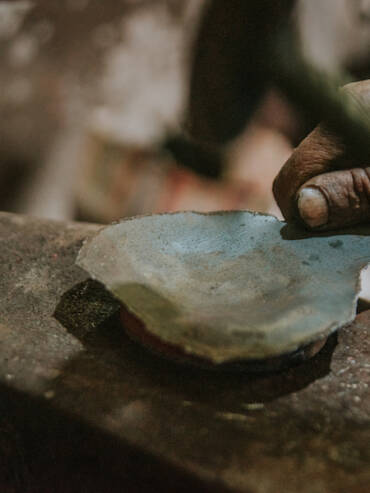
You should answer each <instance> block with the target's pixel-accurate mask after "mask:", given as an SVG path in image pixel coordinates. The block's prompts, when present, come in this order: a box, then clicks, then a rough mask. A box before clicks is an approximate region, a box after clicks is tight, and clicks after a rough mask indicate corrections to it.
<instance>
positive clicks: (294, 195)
mask: <svg viewBox="0 0 370 493" xmlns="http://www.w3.org/2000/svg"><path fill="white" fill-rule="evenodd" d="M344 90H345V91H348V92H350V93H351V94H352V95H354V97H356V99H357V100H358V101H360V102H361V104H363V105H364V107H365V108H368V111H369V113H370V80H365V81H361V82H356V83H352V84H348V85H347V86H345V87H344ZM369 138H370V137H369ZM350 151H351V150H350V149H346V147H345V145H344V144H343V143H342V142H341V140H340V139H339V138H338V137H336V136H335V135H333V134H332V133H331V132H330V131H329V130H328V129H327V128H326V127H325V125H324V124H321V125H319V126H318V127H316V128H315V129H314V130H313V131H312V132H311V133H310V134H309V135H308V136H307V137H306V138H305V139H304V140H303V141H302V142H301V144H300V145H299V146H298V147H297V149H296V150H295V151H294V152H293V154H292V156H291V157H290V158H289V159H288V161H287V162H286V163H285V165H284V166H283V168H282V169H281V170H280V172H279V174H278V176H277V177H276V179H275V181H274V185H273V192H274V196H275V199H276V201H277V203H278V205H279V207H280V209H281V211H282V213H283V215H284V217H285V219H286V220H288V221H289V220H292V219H295V218H300V219H301V220H303V222H304V223H305V225H306V226H307V227H309V228H311V229H315V230H317V229H318V230H320V231H321V230H330V229H336V228H341V227H346V226H350V225H354V224H358V223H366V222H368V221H369V219H370V156H369V159H368V160H365V161H367V162H358V161H356V160H355V159H354V158H353V157H351V152H350Z"/></svg>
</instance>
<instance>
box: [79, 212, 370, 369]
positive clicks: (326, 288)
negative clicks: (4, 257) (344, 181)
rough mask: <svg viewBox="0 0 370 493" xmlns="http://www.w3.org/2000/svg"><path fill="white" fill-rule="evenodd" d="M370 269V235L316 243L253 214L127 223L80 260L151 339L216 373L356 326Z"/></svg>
mask: <svg viewBox="0 0 370 493" xmlns="http://www.w3.org/2000/svg"><path fill="white" fill-rule="evenodd" d="M368 262H370V228H368V227H367V228H364V227H358V228H354V229H348V230H342V231H339V232H336V233H334V234H333V233H330V234H328V233H320V234H315V235H312V233H308V232H305V231H302V230H301V229H299V228H298V227H295V226H292V225H288V224H286V223H284V222H281V221H279V220H278V219H276V218H275V217H274V216H270V215H262V214H256V213H253V212H248V211H231V212H217V213H210V214H201V213H195V212H184V213H175V214H161V215H152V216H143V217H137V218H131V219H128V220H124V221H122V222H120V223H118V224H114V225H111V226H108V227H106V228H104V229H102V230H101V231H100V232H99V233H98V234H97V235H96V236H95V237H93V238H92V239H90V240H88V241H87V243H86V244H85V245H84V246H83V247H82V249H81V251H80V254H79V257H78V260H77V263H78V265H79V266H80V267H82V268H84V269H85V270H86V271H88V272H89V273H90V275H91V276H92V277H93V278H94V279H96V280H98V281H100V282H102V283H103V284H104V285H105V286H106V287H107V288H108V289H109V290H110V291H111V292H112V293H113V294H114V295H115V296H116V297H117V298H118V299H119V300H120V301H121V302H122V303H123V304H124V305H125V306H126V307H127V308H128V310H129V311H130V312H131V313H132V314H134V315H135V316H136V317H138V318H139V319H140V320H141V321H142V322H143V323H144V325H145V327H146V329H147V331H149V333H151V334H152V335H153V336H155V337H156V338H159V339H160V340H161V341H162V342H163V343H165V344H169V345H172V346H175V347H178V348H180V349H181V350H183V351H184V352H185V353H186V354H188V355H192V356H196V357H200V358H202V359H205V360H208V361H210V362H212V363H216V364H221V363H228V362H234V361H240V360H256V359H257V360H258V359H266V358H273V357H277V356H280V355H284V354H289V353H291V352H294V351H295V350H297V349H298V348H300V347H303V346H305V345H308V344H311V343H313V342H315V341H319V340H320V339H324V338H326V337H327V336H328V335H329V334H330V333H332V332H333V331H335V330H337V329H338V328H340V327H342V326H344V325H346V324H347V323H349V322H351V321H352V320H353V319H354V317H355V313H356V301H357V295H358V291H359V274H360V271H361V269H362V268H363V267H364V266H366V265H367V263H368Z"/></svg>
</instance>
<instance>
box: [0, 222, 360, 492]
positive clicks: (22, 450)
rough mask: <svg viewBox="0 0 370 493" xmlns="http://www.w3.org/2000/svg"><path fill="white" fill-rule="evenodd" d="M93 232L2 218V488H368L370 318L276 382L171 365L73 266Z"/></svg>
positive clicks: (275, 376) (88, 227)
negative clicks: (135, 337) (140, 341)
mask: <svg viewBox="0 0 370 493" xmlns="http://www.w3.org/2000/svg"><path fill="white" fill-rule="evenodd" d="M94 231H96V227H95V226H92V225H86V224H63V223H52V222H46V221H45V222H40V221H38V220H36V219H30V218H24V217H19V216H13V215H7V214H2V215H1V216H0V243H1V249H0V256H1V260H0V351H1V352H0V379H1V387H0V389H1V399H0V411H1V414H0V416H1V418H0V425H1V426H0V438H1V439H0V447H1V448H2V452H1V454H0V475H1V477H0V479H1V482H2V483H4V484H5V485H10V486H9V487H8V489H7V488H6V487H5V488H4V487H3V488H2V491H6V493H8V491H9V492H13V491H22V492H23V491H27V493H29V492H31V491H32V492H33V491H35V492H36V491H37V492H38V493H39V492H40V491H42V492H44V491H45V492H46V491H56V492H59V491H61V492H62V491H63V492H65V491H76V492H77V491H82V489H81V484H83V485H84V487H85V488H88V489H87V490H89V491H122V490H124V485H126V484H130V485H131V487H127V488H126V489H125V490H124V491H175V490H176V491H191V490H192V491H212V492H214V491H243V492H247V493H276V492H278V491H284V492H285V493H296V492H300V493H312V492H315V493H316V492H317V493H348V492H351V493H365V492H367V491H368V487H369V484H370V467H369V464H370V447H369V443H370V426H369V425H370V397H369V389H368V385H369V383H370V359H369V353H370V346H369V331H370V312H369V311H368V312H363V313H362V314H360V315H359V316H358V317H357V319H356V321H355V322H354V323H353V324H352V325H351V326H350V327H348V328H346V329H343V330H341V331H340V333H339V335H338V340H337V339H336V337H335V336H332V337H331V338H330V339H329V341H328V343H327V345H326V346H325V347H324V349H323V350H322V351H321V352H320V353H319V354H318V355H317V356H316V357H315V358H314V359H312V360H311V361H309V362H307V363H305V364H303V365H301V366H299V367H297V368H295V369H292V370H290V371H287V372H284V373H280V374H270V375H265V376H258V377H257V376H252V375H246V374H218V373H211V372H207V371H200V370H189V369H185V368H182V367H179V366H175V365H173V364H170V363H167V362H165V361H162V360H161V359H159V358H157V357H155V356H153V355H151V354H149V353H147V352H146V351H145V350H144V349H142V348H141V347H139V346H137V345H135V344H134V343H132V342H130V341H129V340H128V339H127V337H126V335H125V334H124V332H123V330H122V329H121V327H120V325H119V322H118V321H117V317H116V315H115V313H116V307H117V306H116V305H115V302H114V301H113V300H111V299H110V298H109V296H108V295H107V294H106V293H105V292H104V291H102V289H101V287H100V286H99V285H98V284H95V283H93V282H91V281H87V282H86V274H84V273H83V271H82V270H81V269H79V268H78V267H77V266H76V265H75V264H74V262H75V257H76V255H77V252H78V250H79V248H80V246H81V243H82V240H83V238H85V237H86V236H89V235H91V234H92V232H94ZM105 317H106V319H105V320H103V319H104V318H105ZM7 439H8V441H7ZM4 450H5V453H4ZM66 450H67V452H66ZM7 460H8V462H6V461H7ZM7 464H8V465H9V464H10V465H11V466H10V468H9V467H8V468H7ZM17 464H18V466H17ZM19 464H21V466H22V467H21V466H19ZM40 464H41V465H40ZM4 471H5V472H4ZM12 478H13V479H12ZM45 478H46V479H45ZM63 478H68V488H67V487H65V485H64V487H63ZM47 480H49V484H48V485H47V486H44V484H46V483H47ZM64 481H65V480H64ZM32 482H33V483H34V484H36V486H35V487H34V488H33V489H32V487H30V484H31V483H32ZM54 483H55V484H54ZM50 484H53V488H51V487H50ZM14 485H15V486H14ZM25 485H26V487H25ZM76 485H80V487H78V486H76ZM107 485H108V486H107ZM133 485H134V486H133ZM17 488H18V489H17ZM87 490H86V491H87Z"/></svg>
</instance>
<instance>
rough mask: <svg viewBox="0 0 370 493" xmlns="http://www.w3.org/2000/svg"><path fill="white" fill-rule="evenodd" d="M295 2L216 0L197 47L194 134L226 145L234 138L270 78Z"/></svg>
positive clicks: (191, 121) (191, 117) (192, 96)
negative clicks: (278, 41) (280, 37)
mask: <svg viewBox="0 0 370 493" xmlns="http://www.w3.org/2000/svg"><path fill="white" fill-rule="evenodd" d="M294 3H295V2H294V0H280V1H274V0H253V1H245V0H230V1H225V0H214V1H212V2H211V4H210V6H209V8H208V9H207V10H206V12H205V15H204V17H203V23H202V26H201V29H200V32H199V37H198V41H197V45H196V47H195V54H194V63H193V70H192V81H191V93H190V103H189V107H190V114H189V130H190V132H191V134H192V135H193V136H194V137H195V138H196V139H198V140H201V141H205V142H209V143H213V144H214V143H217V144H222V143H225V142H226V141H228V140H230V139H231V138H233V137H235V136H236V135H237V134H238V133H239V132H240V131H241V130H242V129H243V128H244V126H245V124H246V122H247V120H248V117H250V115H251V114H252V113H253V111H254V110H255V109H256V106H257V104H258V103H259V101H260V99H261V97H262V95H263V94H264V92H265V90H266V88H267V86H268V85H269V82H270V79H271V73H270V70H271V61H272V60H271V59H272V57H273V52H272V44H273V43H274V41H275V37H276V34H277V32H278V30H279V29H280V28H281V25H282V24H285V23H287V22H288V20H289V14H290V13H291V10H292V7H293V5H294Z"/></svg>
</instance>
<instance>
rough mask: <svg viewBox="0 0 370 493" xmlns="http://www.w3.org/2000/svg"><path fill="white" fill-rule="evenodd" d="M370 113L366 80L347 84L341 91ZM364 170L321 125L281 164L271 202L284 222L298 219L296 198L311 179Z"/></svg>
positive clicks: (368, 84) (340, 142) (337, 138)
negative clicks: (352, 97)
mask: <svg viewBox="0 0 370 493" xmlns="http://www.w3.org/2000/svg"><path fill="white" fill-rule="evenodd" d="M343 89H344V90H345V91H346V92H348V93H350V94H351V95H353V96H354V97H356V99H357V100H358V101H359V102H360V103H361V104H362V105H364V106H369V111H370V80H367V81H361V82H357V83H352V84H348V85H347V86H345V87H344V88H343ZM362 166H368V160H367V163H365V162H363V163H360V162H358V161H357V160H356V159H355V158H354V157H353V156H351V153H350V150H349V149H346V146H345V145H344V143H343V142H342V140H341V139H340V138H339V137H338V136H336V135H335V134H334V133H332V132H331V131H330V130H329V129H328V128H327V127H326V126H325V125H324V124H321V125H319V126H318V127H316V128H315V130H313V131H312V132H311V133H310V134H309V135H308V136H307V137H306V138H305V139H304V140H303V141H302V142H301V144H300V145H299V146H298V147H297V149H296V150H295V151H294V152H293V154H292V156H291V157H290V158H289V159H288V161H287V162H286V163H285V165H284V166H283V168H282V169H281V171H280V173H279V174H278V176H277V177H276V179H275V181H274V184H273V192H274V196H275V200H276V202H277V204H278V206H279V207H280V209H281V212H282V213H283V215H284V217H285V219H286V220H288V221H289V220H292V219H294V218H295V217H297V218H298V217H299V214H298V211H297V206H296V195H297V192H298V190H299V189H300V188H301V186H302V185H304V183H305V182H306V181H308V180H310V179H311V178H313V177H315V176H317V175H320V174H323V173H328V172H331V171H335V170H340V169H348V168H351V167H362Z"/></svg>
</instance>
